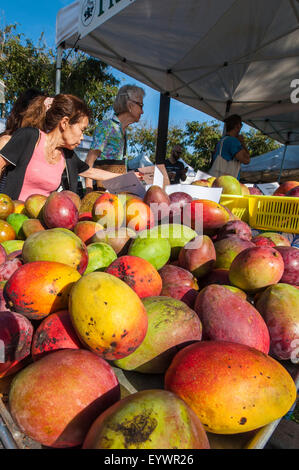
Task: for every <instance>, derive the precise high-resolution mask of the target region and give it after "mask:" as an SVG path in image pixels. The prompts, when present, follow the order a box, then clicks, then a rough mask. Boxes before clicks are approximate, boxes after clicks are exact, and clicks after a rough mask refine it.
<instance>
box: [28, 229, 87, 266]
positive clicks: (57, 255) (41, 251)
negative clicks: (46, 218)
mask: <svg viewBox="0 0 299 470" xmlns="http://www.w3.org/2000/svg"><path fill="white" fill-rule="evenodd" d="M22 258H23V260H24V262H25V263H31V262H33V261H56V262H59V263H64V264H67V265H68V266H71V267H72V268H74V269H77V270H78V272H79V273H80V274H83V273H84V272H85V270H86V268H87V264H88V252H87V248H86V246H85V244H84V243H83V242H82V240H81V239H80V238H79V237H77V236H76V235H75V234H74V233H73V232H71V231H70V230H68V229H64V228H54V229H48V230H44V231H40V232H36V233H33V234H32V235H30V236H29V237H28V238H27V239H26V240H25V242H24V245H23V249H22Z"/></svg>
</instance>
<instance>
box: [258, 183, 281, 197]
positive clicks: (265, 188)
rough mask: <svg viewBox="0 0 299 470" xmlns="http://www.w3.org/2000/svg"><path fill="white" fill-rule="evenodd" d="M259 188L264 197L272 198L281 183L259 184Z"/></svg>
mask: <svg viewBox="0 0 299 470" xmlns="http://www.w3.org/2000/svg"><path fill="white" fill-rule="evenodd" d="M257 187H258V188H259V189H260V190H261V191H262V193H263V194H264V196H272V195H273V193H274V191H275V190H276V189H277V188H278V187H279V183H276V182H275V183H263V184H257Z"/></svg>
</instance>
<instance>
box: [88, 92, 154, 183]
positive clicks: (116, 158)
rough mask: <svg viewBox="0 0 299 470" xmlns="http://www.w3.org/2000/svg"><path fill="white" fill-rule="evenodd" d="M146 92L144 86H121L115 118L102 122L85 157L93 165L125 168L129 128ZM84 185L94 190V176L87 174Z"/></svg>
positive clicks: (136, 118) (122, 170)
mask: <svg viewBox="0 0 299 470" xmlns="http://www.w3.org/2000/svg"><path fill="white" fill-rule="evenodd" d="M144 95H145V92H144V90H143V89H142V88H140V87H138V86H136V85H125V86H123V87H121V88H120V89H119V91H118V93H117V96H116V98H115V101H114V104H113V109H114V116H113V118H112V119H108V120H105V121H102V122H100V124H99V125H98V126H97V128H96V129H95V132H94V135H93V140H92V144H91V147H90V150H89V152H88V154H87V157H86V163H87V164H88V165H89V166H90V167H95V168H100V169H102V170H108V171H111V172H113V173H120V174H123V173H125V172H126V150H127V145H126V129H127V127H128V126H129V125H130V124H133V123H134V122H138V121H139V119H140V117H141V115H142V114H143V98H144ZM85 185H86V192H89V191H92V189H93V180H92V179H90V178H86V179H85ZM97 186H98V187H101V182H99V181H98V182H97Z"/></svg>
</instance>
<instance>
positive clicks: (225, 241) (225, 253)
mask: <svg viewBox="0 0 299 470" xmlns="http://www.w3.org/2000/svg"><path fill="white" fill-rule="evenodd" d="M253 246H255V245H254V243H252V242H251V241H249V240H243V239H242V238H239V236H238V235H229V236H227V237H225V238H222V239H221V240H217V241H215V242H214V247H215V250H216V262H215V268H216V269H217V268H219V269H229V268H230V266H231V264H232V262H233V260H234V259H235V257H236V256H237V255H238V254H239V253H241V251H243V250H245V249H246V248H251V247H253Z"/></svg>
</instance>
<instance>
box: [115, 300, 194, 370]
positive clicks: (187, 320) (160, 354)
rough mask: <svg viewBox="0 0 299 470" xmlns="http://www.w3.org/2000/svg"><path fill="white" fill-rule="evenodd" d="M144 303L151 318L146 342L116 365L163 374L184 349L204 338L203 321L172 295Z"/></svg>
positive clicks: (126, 368)
mask: <svg viewBox="0 0 299 470" xmlns="http://www.w3.org/2000/svg"><path fill="white" fill-rule="evenodd" d="M143 305H144V307H145V309H146V313H147V317H148V330H147V333H146V336H145V338H144V341H143V342H142V344H141V345H140V346H139V348H137V349H136V351H134V352H133V353H132V354H130V355H129V356H127V357H125V358H123V359H120V360H117V361H115V362H114V364H115V365H116V366H117V367H120V368H121V369H125V370H134V371H137V372H142V373H146V374H162V373H164V372H165V370H166V369H167V367H168V366H169V364H170V362H171V360H172V358H173V357H174V355H175V354H176V352H177V351H178V350H179V349H180V348H182V347H183V346H185V345H186V344H190V342H194V341H200V340H201V334H202V329H201V322H200V320H199V318H198V316H197V315H196V313H195V312H194V310H192V309H191V308H189V307H188V306H187V305H186V304H185V303H184V302H181V301H180V300H177V299H173V298H171V297H166V296H156V297H147V298H145V299H143Z"/></svg>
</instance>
